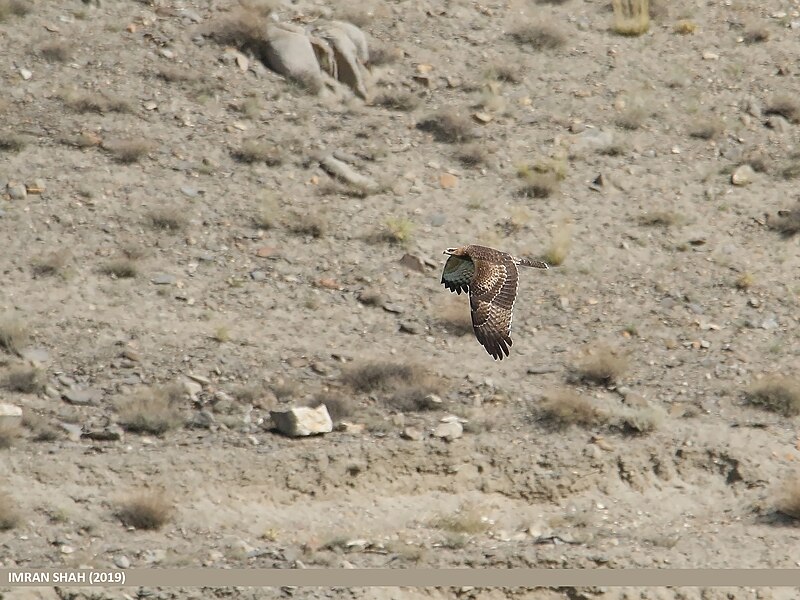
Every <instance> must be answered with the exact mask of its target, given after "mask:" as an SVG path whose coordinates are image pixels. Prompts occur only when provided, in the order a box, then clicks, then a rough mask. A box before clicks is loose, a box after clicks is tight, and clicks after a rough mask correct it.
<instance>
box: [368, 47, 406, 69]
mask: <svg viewBox="0 0 800 600" xmlns="http://www.w3.org/2000/svg"><path fill="white" fill-rule="evenodd" d="M402 56H403V52H402V50H400V51H397V50H395V49H392V48H389V47H387V46H375V47H372V46H370V49H369V63H368V64H369V66H370V67H380V66H382V65H389V64H392V63H395V62H397V61H398V60H400V59H401V58H402Z"/></svg>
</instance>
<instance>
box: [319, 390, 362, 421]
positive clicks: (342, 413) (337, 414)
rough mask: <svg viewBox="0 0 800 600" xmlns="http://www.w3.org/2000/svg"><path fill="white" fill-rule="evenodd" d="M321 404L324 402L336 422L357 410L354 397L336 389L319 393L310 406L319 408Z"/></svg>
mask: <svg viewBox="0 0 800 600" xmlns="http://www.w3.org/2000/svg"><path fill="white" fill-rule="evenodd" d="M320 404H324V405H325V408H327V409H328V414H329V415H330V416H331V419H332V420H333V422H334V423H336V422H338V421H341V420H343V419H346V418H347V417H349V416H351V415H352V414H353V413H354V412H355V403H354V402H353V399H352V398H350V396H346V395H345V394H343V393H341V392H338V391H335V390H334V391H327V392H325V393H322V394H318V395H317V396H316V397H315V398H314V400H312V401H311V403H310V404H309V406H310V407H311V408H317V407H318V406H319V405H320Z"/></svg>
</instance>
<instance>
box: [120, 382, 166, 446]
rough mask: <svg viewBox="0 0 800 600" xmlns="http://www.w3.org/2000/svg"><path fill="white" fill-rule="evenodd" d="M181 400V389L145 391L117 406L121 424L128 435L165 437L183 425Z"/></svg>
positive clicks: (164, 388)
mask: <svg viewBox="0 0 800 600" xmlns="http://www.w3.org/2000/svg"><path fill="white" fill-rule="evenodd" d="M180 399H181V392H180V390H179V388H177V387H176V388H172V387H155V388H148V389H144V390H141V391H140V392H138V393H135V394H133V395H132V396H130V397H127V398H124V399H122V400H121V401H120V402H119V403H118V404H117V421H118V422H119V424H120V425H121V426H122V427H123V428H124V429H125V430H126V431H130V432H133V433H149V434H151V435H163V434H164V433H166V432H167V431H169V430H170V429H174V428H175V427H177V426H178V425H180V423H181V417H180V412H179V411H178V403H179V401H180Z"/></svg>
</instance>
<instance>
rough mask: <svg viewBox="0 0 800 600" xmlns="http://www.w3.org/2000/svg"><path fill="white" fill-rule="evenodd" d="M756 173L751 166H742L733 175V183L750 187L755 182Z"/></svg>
mask: <svg viewBox="0 0 800 600" xmlns="http://www.w3.org/2000/svg"><path fill="white" fill-rule="evenodd" d="M755 174H756V172H755V171H754V170H753V167H751V166H750V165H740V166H738V167H737V168H736V170H735V171H734V172H733V174H732V175H731V183H732V184H733V185H737V186H744V185H748V184H750V183H752V182H753V177H755Z"/></svg>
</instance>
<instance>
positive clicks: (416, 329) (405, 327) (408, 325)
mask: <svg viewBox="0 0 800 600" xmlns="http://www.w3.org/2000/svg"><path fill="white" fill-rule="evenodd" d="M400 331H402V332H403V333H410V334H411V335H419V334H420V332H421V331H422V328H421V327H420V326H419V325H418V324H417V323H414V322H412V321H403V322H402V323H400Z"/></svg>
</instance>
